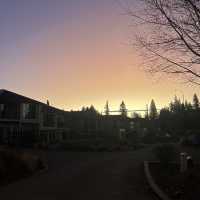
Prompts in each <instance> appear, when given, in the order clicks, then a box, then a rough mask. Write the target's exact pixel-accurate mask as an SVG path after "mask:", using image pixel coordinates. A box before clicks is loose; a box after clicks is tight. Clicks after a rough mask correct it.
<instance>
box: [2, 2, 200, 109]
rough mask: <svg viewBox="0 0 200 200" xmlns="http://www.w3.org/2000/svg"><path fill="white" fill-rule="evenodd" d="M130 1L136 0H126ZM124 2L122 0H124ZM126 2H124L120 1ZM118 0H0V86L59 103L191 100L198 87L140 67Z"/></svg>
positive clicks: (140, 105) (114, 105)
mask: <svg viewBox="0 0 200 200" xmlns="http://www.w3.org/2000/svg"><path fill="white" fill-rule="evenodd" d="M127 1H129V2H127V3H129V4H130V5H131V6H132V7H133V8H137V0H127ZM123 2H124V1H123ZM127 5H128V4H126V6H127ZM123 6H124V5H122V4H120V3H119V0H101V1H99V0H73V1H72V0H56V1H55V0H0V44H1V45H0V88H2V89H7V90H11V91H14V92H16V93H19V94H22V95H25V96H28V97H31V98H34V99H37V100H39V101H42V102H46V100H47V99H48V100H49V101H50V104H51V105H53V106H55V107H58V108H61V109H65V110H78V109H81V108H82V106H90V105H91V104H93V105H94V106H95V107H96V108H97V109H98V110H99V111H100V112H101V111H103V109H104V106H105V103H106V101H107V100H108V101H109V105H110V109H113V110H117V109H118V108H119V105H120V103H121V101H122V100H124V102H125V104H126V106H127V108H128V109H144V108H145V106H146V104H149V103H150V101H151V99H154V100H155V102H156V105H157V107H159V108H160V107H163V106H167V105H168V103H169V101H171V100H172V99H173V97H174V95H175V94H176V95H177V96H179V97H180V98H183V95H184V98H185V99H188V100H192V96H193V94H194V93H197V95H199V94H200V92H199V87H197V86H192V85H187V84H183V83H182V81H180V80H174V79H171V78H168V77H166V76H163V75H160V76H156V77H155V76H153V77H152V75H150V74H147V73H146V72H144V70H143V68H142V67H141V62H142V59H143V58H141V57H139V56H138V52H135V50H134V48H133V46H131V41H132V39H133V33H134V28H133V27H132V26H131V23H132V20H131V17H130V16H128V15H126V14H125V10H124V9H123Z"/></svg>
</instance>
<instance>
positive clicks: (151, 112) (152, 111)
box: [149, 99, 158, 119]
mask: <svg viewBox="0 0 200 200" xmlns="http://www.w3.org/2000/svg"><path fill="white" fill-rule="evenodd" d="M157 117H158V112H157V109H156V104H155V102H154V100H153V99H152V100H151V104H150V110H149V118H150V119H156V118H157Z"/></svg>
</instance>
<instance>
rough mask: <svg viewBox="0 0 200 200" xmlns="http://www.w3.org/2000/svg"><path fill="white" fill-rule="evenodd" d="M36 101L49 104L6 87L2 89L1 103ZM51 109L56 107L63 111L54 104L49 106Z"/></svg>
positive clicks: (0, 91) (0, 94)
mask: <svg viewBox="0 0 200 200" xmlns="http://www.w3.org/2000/svg"><path fill="white" fill-rule="evenodd" d="M5 102H7V103H36V104H41V105H44V106H48V105H47V104H45V103H42V102H40V101H37V100H35V99H32V98H29V97H26V96H23V95H20V94H17V93H14V92H11V91H8V90H5V89H0V103H5ZM48 107H49V108H51V109H55V110H59V111H63V110H61V109H58V108H55V107H52V106H48Z"/></svg>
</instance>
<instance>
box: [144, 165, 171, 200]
mask: <svg viewBox="0 0 200 200" xmlns="http://www.w3.org/2000/svg"><path fill="white" fill-rule="evenodd" d="M144 173H145V176H146V178H147V181H148V183H149V185H150V187H151V189H152V190H153V192H154V193H155V194H156V195H157V196H158V197H159V198H160V199H161V200H171V199H170V198H169V197H168V196H167V195H166V194H165V193H164V192H163V191H162V190H161V189H160V187H159V186H158V185H157V184H156V183H155V181H154V179H153V177H152V175H151V173H150V170H149V162H148V161H144Z"/></svg>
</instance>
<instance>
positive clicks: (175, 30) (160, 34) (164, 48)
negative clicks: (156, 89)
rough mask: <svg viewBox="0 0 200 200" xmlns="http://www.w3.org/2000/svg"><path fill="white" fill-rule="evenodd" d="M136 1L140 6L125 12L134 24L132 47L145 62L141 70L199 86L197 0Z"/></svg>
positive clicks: (199, 13)
mask: <svg viewBox="0 0 200 200" xmlns="http://www.w3.org/2000/svg"><path fill="white" fill-rule="evenodd" d="M140 2H142V4H141V5H142V6H143V8H144V9H142V10H141V9H140V10H139V12H137V11H136V12H134V11H132V10H130V9H129V10H128V12H129V14H130V15H131V16H132V17H133V18H134V22H135V25H136V26H135V29H136V31H135V41H136V42H135V43H134V46H135V47H136V48H137V49H138V50H139V52H141V55H142V57H143V58H144V56H145V57H146V58H147V59H148V61H149V63H148V65H147V66H145V69H147V70H148V71H150V72H154V73H156V72H165V73H167V74H169V73H170V74H174V75H175V76H182V77H184V79H185V80H186V81H187V82H190V83H194V84H198V85H200V68H199V65H200V1H198V0H173V1H172V0H141V1H140ZM144 30H145V31H144ZM145 63H146V62H145Z"/></svg>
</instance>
